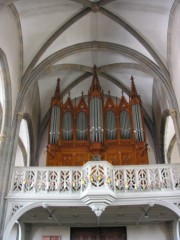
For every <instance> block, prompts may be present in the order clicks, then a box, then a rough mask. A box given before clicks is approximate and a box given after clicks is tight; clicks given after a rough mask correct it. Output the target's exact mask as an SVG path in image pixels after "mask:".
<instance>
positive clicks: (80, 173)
mask: <svg viewBox="0 0 180 240" xmlns="http://www.w3.org/2000/svg"><path fill="white" fill-rule="evenodd" d="M97 189H98V190H99V192H98V193H100V190H104V189H106V190H108V191H111V192H112V193H115V194H118V193H121V194H122V193H129V192H157V191H176V190H180V165H179V164H174V165H173V164H168V165H166V164H158V165H136V166H132V165H129V166H112V165H111V164H109V163H108V162H106V161H97V162H96V161H90V162H88V163H86V164H85V165H84V166H82V167H15V168H14V173H13V177H12V184H11V189H10V192H9V194H11V195H12V194H16V195H17V194H18V195H19V194H23V196H24V197H25V196H26V195H27V197H28V194H29V193H33V194H35V195H36V197H37V195H39V197H40V196H41V194H42V193H44V194H49V193H56V194H59V195H61V194H66V193H67V194H75V193H77V194H84V193H85V192H87V191H90V190H91V191H92V190H93V191H96V190H97ZM35 195H34V196H35Z"/></svg>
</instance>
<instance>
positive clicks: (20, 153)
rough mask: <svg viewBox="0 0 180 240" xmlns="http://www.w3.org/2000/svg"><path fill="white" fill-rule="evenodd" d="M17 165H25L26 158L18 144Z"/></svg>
mask: <svg viewBox="0 0 180 240" xmlns="http://www.w3.org/2000/svg"><path fill="white" fill-rule="evenodd" d="M15 167H24V160H23V155H22V152H21V149H20V147H19V145H18V147H17V151H16V158H15Z"/></svg>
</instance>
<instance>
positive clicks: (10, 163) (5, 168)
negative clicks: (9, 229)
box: [0, 112, 24, 239]
mask: <svg viewBox="0 0 180 240" xmlns="http://www.w3.org/2000/svg"><path fill="white" fill-rule="evenodd" d="M23 117H24V113H22V112H19V113H17V117H16V120H15V121H16V122H15V124H13V126H14V127H12V129H11V130H10V133H9V137H6V136H5V135H2V136H1V137H0V141H1V143H3V144H4V149H3V155H4V156H3V158H4V159H5V162H4V165H2V173H1V174H0V177H1V179H2V181H1V182H0V186H2V187H1V189H0V193H1V199H0V200H1V201H0V213H1V214H0V239H2V236H3V231H4V224H5V218H6V212H7V202H6V200H5V196H6V194H7V192H8V189H9V187H10V184H11V177H12V173H13V169H14V163H15V157H16V150H17V145H18V136H19V129H20V123H21V120H22V119H23ZM1 179H0V180H1Z"/></svg>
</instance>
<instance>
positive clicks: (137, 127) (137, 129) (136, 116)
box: [132, 104, 144, 142]
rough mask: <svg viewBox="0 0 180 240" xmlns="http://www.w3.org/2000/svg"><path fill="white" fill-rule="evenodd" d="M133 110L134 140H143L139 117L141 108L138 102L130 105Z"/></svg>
mask: <svg viewBox="0 0 180 240" xmlns="http://www.w3.org/2000/svg"><path fill="white" fill-rule="evenodd" d="M132 112H133V124H134V131H135V132H134V135H135V140H136V141H137V142H142V141H144V133H143V124H142V117H141V109H140V106H139V105H138V104H134V105H133V106H132Z"/></svg>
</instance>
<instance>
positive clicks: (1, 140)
mask: <svg viewBox="0 0 180 240" xmlns="http://www.w3.org/2000/svg"><path fill="white" fill-rule="evenodd" d="M6 137H7V136H6V135H5V134H0V142H5V140H6Z"/></svg>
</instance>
